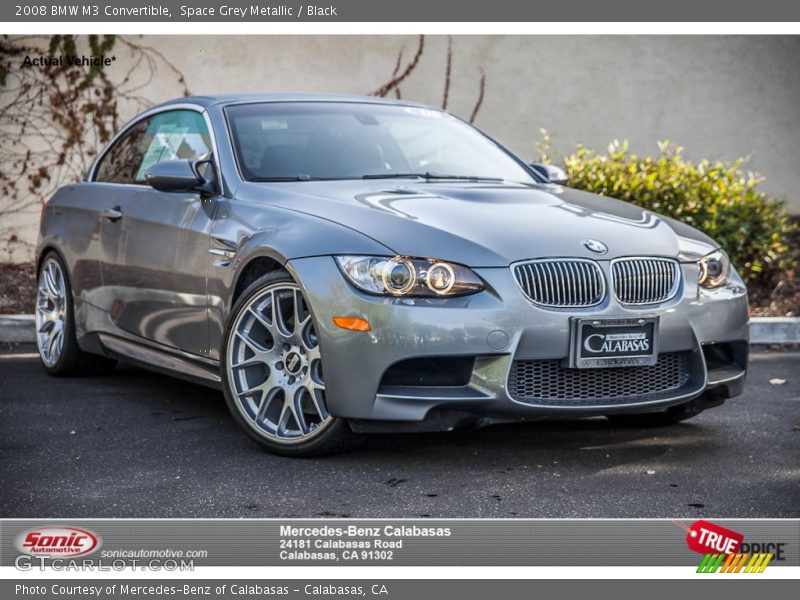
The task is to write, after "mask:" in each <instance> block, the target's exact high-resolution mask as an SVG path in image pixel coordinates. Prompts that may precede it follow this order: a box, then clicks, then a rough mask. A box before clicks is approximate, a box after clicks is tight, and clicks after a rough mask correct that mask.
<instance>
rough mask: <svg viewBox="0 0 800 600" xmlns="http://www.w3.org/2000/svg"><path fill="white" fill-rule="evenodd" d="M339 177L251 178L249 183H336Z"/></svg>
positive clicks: (287, 176)
mask: <svg viewBox="0 0 800 600" xmlns="http://www.w3.org/2000/svg"><path fill="white" fill-rule="evenodd" d="M337 179H339V178H337V177H311V175H304V174H303V173H301V174H300V175H286V176H278V177H251V178H250V179H248V181H253V182H255V183H267V182H280V181H335V180H337Z"/></svg>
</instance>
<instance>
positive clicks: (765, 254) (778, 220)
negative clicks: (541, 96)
mask: <svg viewBox="0 0 800 600" xmlns="http://www.w3.org/2000/svg"><path fill="white" fill-rule="evenodd" d="M542 134H543V136H544V137H543V139H542V142H540V143H539V144H538V145H537V148H538V150H539V155H540V156H539V158H540V160H542V161H544V162H548V161H550V160H551V158H552V157H551V156H549V149H550V141H551V136H550V134H548V133H547V132H546V131H542ZM658 148H659V154H658V155H657V156H637V155H635V154H632V153H631V152H630V151H629V149H628V143H627V141H623V142H619V141H616V140H615V141H614V142H612V143H611V144H609V146H608V149H607V152H606V153H604V154H600V153H597V152H595V151H593V150H590V149H588V148H586V147H584V146H582V145H578V147H577V149H576V151H575V152H574V153H573V154H571V155H569V156H567V157H565V158H564V159H563V166H564V167H565V169H566V171H567V174H568V176H569V184H568V185H569V186H570V187H574V188H577V189H580V190H585V191H587V192H594V193H596V194H603V195H605V196H612V197H614V198H618V199H620V200H625V201H627V202H632V203H634V204H636V205H638V206H641V207H643V208H647V209H650V210H653V211H654V212H657V213H661V214H664V215H668V216H670V217H674V218H676V219H679V220H681V221H683V222H684V223H687V224H689V225H691V226H693V227H696V228H698V229H700V230H701V231H704V232H705V233H706V234H708V235H709V236H711V237H712V238H714V239H715V240H717V241H718V242H719V243H720V244H721V245H722V247H723V248H724V249H725V250H726V251H727V252H728V254H729V255H730V257H731V260H732V261H733V264H734V265H735V266H736V268H737V269H738V270H739V273H740V274H741V275H742V277H743V278H744V279H745V280H746V281H749V282H755V281H767V280H770V279H772V278H773V277H774V276H776V275H778V274H779V273H781V272H783V271H785V270H786V269H789V268H790V267H792V266H793V263H794V260H793V256H792V253H791V251H790V249H789V246H788V242H787V235H788V234H789V232H790V231H791V230H792V229H793V228H794V227H795V226H794V225H791V224H790V221H789V215H788V214H787V212H786V208H785V206H784V203H783V201H782V200H780V199H778V198H775V197H773V196H770V195H768V194H766V193H764V192H762V191H760V190H758V189H757V187H758V185H759V184H760V183H762V182H763V181H764V178H763V177H761V176H759V175H757V174H755V173H751V172H746V171H744V165H745V163H746V160H745V159H738V160H735V161H733V162H730V163H726V162H722V161H715V162H712V161H710V160H701V161H700V162H698V163H693V162H691V161H689V160H688V159H686V158H685V157H684V156H683V148H681V147H680V146H675V145H673V144H670V143H669V142H659V144H658Z"/></svg>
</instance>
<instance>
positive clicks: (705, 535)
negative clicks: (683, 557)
mask: <svg viewBox="0 0 800 600" xmlns="http://www.w3.org/2000/svg"><path fill="white" fill-rule="evenodd" d="M742 541H744V536H743V535H742V534H740V533H736V532H735V531H731V530H730V529H725V528H724V527H720V526H719V525H714V523H709V522H708V521H702V520H701V521H695V522H694V523H692V526H691V527H689V530H688V531H687V532H686V544H687V545H688V546H689V549H690V550H692V551H693V552H699V553H700V554H735V553H736V552H738V551H739V547H740V546H741V545H742Z"/></svg>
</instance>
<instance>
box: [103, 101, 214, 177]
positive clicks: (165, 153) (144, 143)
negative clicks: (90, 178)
mask: <svg viewBox="0 0 800 600" xmlns="http://www.w3.org/2000/svg"><path fill="white" fill-rule="evenodd" d="M210 150H211V137H210V135H209V132H208V127H206V121H205V119H204V118H203V115H201V114H200V113H198V112H196V111H193V110H173V111H168V112H163V113H159V114H157V115H154V116H153V117H150V118H149V119H144V120H143V121H140V122H139V123H137V124H136V125H134V126H133V127H132V128H131V129H130V130H129V131H128V132H127V133H126V134H125V135H124V136H123V137H122V138H120V139H119V140H118V141H117V142H116V144H114V146H112V148H111V149H110V150H109V151H108V152H107V153H106V155H105V156H104V157H103V160H102V161H101V163H100V166H99V167H98V169H97V175H96V176H95V181H98V182H105V183H127V184H138V185H144V184H145V181H144V174H145V172H147V170H148V169H149V168H150V167H152V166H153V165H155V164H157V163H160V162H163V161H165V160H175V159H190V160H195V159H197V158H200V157H201V156H204V155H206V154H208V153H209V152H210Z"/></svg>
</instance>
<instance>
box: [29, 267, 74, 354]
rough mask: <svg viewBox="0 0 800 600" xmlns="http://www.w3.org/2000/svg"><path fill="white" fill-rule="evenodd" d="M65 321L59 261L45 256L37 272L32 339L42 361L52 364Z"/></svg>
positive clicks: (64, 287)
mask: <svg viewBox="0 0 800 600" xmlns="http://www.w3.org/2000/svg"><path fill="white" fill-rule="evenodd" d="M66 321H67V284H66V282H65V280H64V272H63V271H62V270H61V265H60V264H59V263H58V261H57V260H55V259H54V258H48V259H47V260H46V261H45V263H44V265H42V269H41V271H40V272H39V286H38V296H37V300H36V343H37V345H38V346H39V355H40V356H41V357H42V362H44V364H45V365H47V366H48V367H50V368H52V367H54V366H55V365H56V363H57V362H58V359H59V358H61V352H62V350H63V349H64V328H65V326H66Z"/></svg>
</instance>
